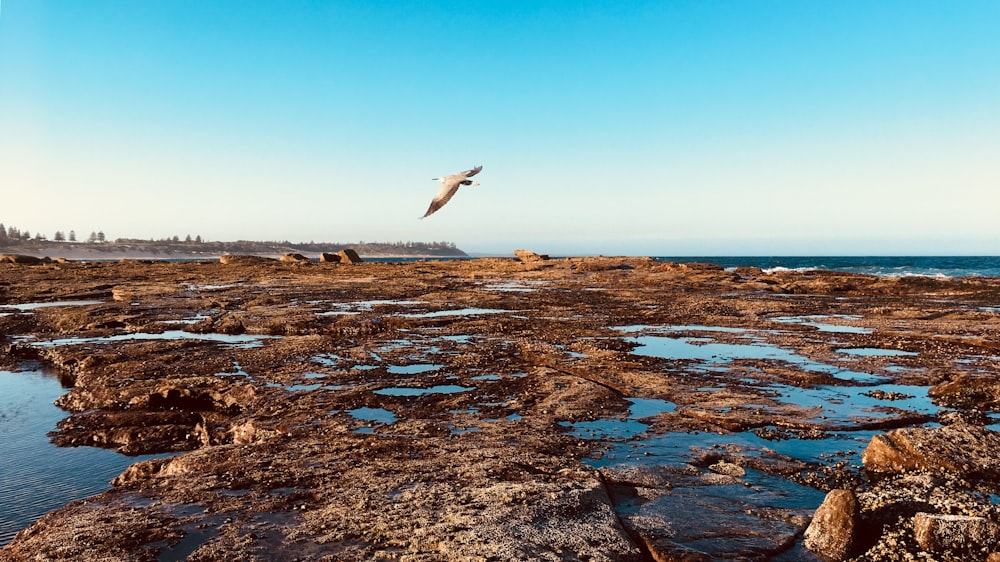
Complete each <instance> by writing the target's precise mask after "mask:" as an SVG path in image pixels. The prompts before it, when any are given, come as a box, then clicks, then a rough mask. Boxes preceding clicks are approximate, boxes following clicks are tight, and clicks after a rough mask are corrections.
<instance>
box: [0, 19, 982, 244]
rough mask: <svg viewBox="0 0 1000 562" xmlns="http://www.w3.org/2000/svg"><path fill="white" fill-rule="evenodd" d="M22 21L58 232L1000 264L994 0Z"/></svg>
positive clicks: (23, 136) (17, 47)
mask: <svg viewBox="0 0 1000 562" xmlns="http://www.w3.org/2000/svg"><path fill="white" fill-rule="evenodd" d="M0 1H2V4H0V222H5V223H6V224H7V225H8V226H9V225H15V226H18V227H19V228H21V229H28V230H31V231H32V232H42V233H44V234H46V235H48V236H49V237H50V238H51V237H52V236H53V234H54V232H55V231H57V230H61V231H63V232H68V231H69V230H75V231H76V232H77V233H78V236H80V235H81V234H82V235H86V234H87V233H89V232H91V231H95V230H102V231H103V232H105V234H106V236H107V237H108V238H110V239H114V238H117V237H136V238H162V237H168V236H173V235H175V234H176V235H179V236H181V237H184V236H185V235H188V234H190V235H192V236H193V235H201V236H202V237H203V238H205V239H207V240H235V239H260V240H290V241H292V242H298V241H311V240H312V241H317V242H319V241H343V242H351V241H359V240H366V241H397V240H413V241H438V240H447V241H452V242H455V243H456V244H458V246H459V247H460V248H462V249H464V250H466V251H470V252H484V253H509V252H510V251H512V250H514V249H515V248H522V247H523V248H528V249H532V250H535V251H539V252H544V253H551V254H557V255H565V254H597V253H603V254H642V255H758V254H764V255H778V254H939V253H944V254H977V253H978V254H1000V33H998V31H997V30H998V26H1000V2H997V1H996V0H987V1H976V0H962V1H958V2H956V1H951V0H941V1H935V2H925V1H919V0H907V1H898V2H897V1H861V0H857V1H853V0H847V1H840V0H838V1H833V0H830V1H810V0H788V1H779V0H771V1H755V0H739V1H737V0H733V1H728V2H722V1H711V0H691V1H667V0H659V1H654V2H641V1H638V2H636V1H629V2H624V1H618V2H612V1H603V2H602V1H594V2H569V1H551V2H527V1H525V2H521V1H495V2H494V1H475V0H471V1H470V0H463V1H455V2H442V1H438V2H434V1H428V2H371V1H356V2H350V1H305V0H299V1H294V0H288V1H273V2H259V1H251V0H230V1H212V0H162V1H161V0H132V1H129V0H86V1H76V0H0ZM478 164H482V165H483V166H484V168H483V172H482V173H481V174H480V175H479V176H478V177H477V179H479V181H480V182H481V183H482V186H480V187H474V188H463V189H462V190H460V191H459V193H458V194H457V195H456V196H455V198H454V199H452V201H451V202H450V203H449V204H448V205H447V206H445V207H444V208H443V209H442V210H441V211H439V212H438V213H437V214H435V215H433V216H432V217H429V218H428V219H426V220H422V221H421V220H417V217H419V216H420V215H422V214H423V212H424V211H425V210H426V208H427V205H428V203H429V202H430V199H431V197H432V196H433V195H434V193H435V192H436V190H437V188H438V185H439V184H438V183H437V182H433V181H431V178H433V177H435V176H439V175H446V174H449V173H453V172H456V171H459V170H464V169H467V168H470V167H472V166H475V165H478Z"/></svg>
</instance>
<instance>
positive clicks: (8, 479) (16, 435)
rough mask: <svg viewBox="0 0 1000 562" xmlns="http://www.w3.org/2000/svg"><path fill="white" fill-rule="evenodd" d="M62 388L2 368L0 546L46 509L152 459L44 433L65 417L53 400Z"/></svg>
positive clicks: (37, 375)
mask: <svg viewBox="0 0 1000 562" xmlns="http://www.w3.org/2000/svg"><path fill="white" fill-rule="evenodd" d="M64 392H66V389H64V388H62V386H61V385H60V384H59V380H58V379H57V378H56V377H55V376H53V375H50V374H47V373H44V372H41V371H22V372H16V373H14V372H9V371H0V450H2V451H3V453H2V454H0V546H3V545H5V544H7V543H8V542H10V540H11V539H12V538H13V537H14V535H15V534H16V533H17V532H18V531H19V530H21V529H23V528H24V527H26V526H28V525H30V524H31V523H32V522H33V521H35V520H36V519H38V518H39V517H41V516H42V515H44V514H45V513H47V512H48V511H51V510H53V509H56V508H58V507H62V506H63V505H65V504H67V503H69V502H71V501H73V500H77V499H80V498H85V497H87V496H92V495H94V494H98V493H100V492H103V491H104V490H106V489H108V488H109V487H110V486H109V484H108V482H109V481H110V480H111V479H112V478H114V477H115V476H117V475H118V474H120V473H121V472H122V470H124V469H125V468H126V467H127V466H128V465H130V464H132V463H134V462H136V461H138V460H140V459H143V458H150V457H125V456H123V455H120V454H118V453H115V452H113V451H109V450H106V449H96V448H92V447H77V448H62V447H56V446H55V445H53V444H51V443H50V442H49V439H48V437H47V436H46V433H48V432H49V431H52V430H53V429H55V426H56V422H58V421H59V420H60V419H62V418H64V417H66V415H67V414H66V412H64V411H62V410H60V409H59V408H56V407H55V405H54V404H53V401H54V400H55V399H56V398H57V397H59V395H60V394H63V393H64Z"/></svg>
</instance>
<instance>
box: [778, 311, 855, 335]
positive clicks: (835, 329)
mask: <svg viewBox="0 0 1000 562" xmlns="http://www.w3.org/2000/svg"><path fill="white" fill-rule="evenodd" d="M829 319H837V320H846V321H850V320H860V319H861V316H857V315H852V314H836V315H833V314H811V315H807V316H778V317H775V318H771V320H773V321H775V322H781V323H783V324H803V325H806V326H812V327H814V328H816V329H817V330H819V331H820V332H832V333H843V334H870V333H872V332H873V331H874V330H872V329H871V328H864V327H861V326H850V325H845V324H830V323H827V322H823V320H829Z"/></svg>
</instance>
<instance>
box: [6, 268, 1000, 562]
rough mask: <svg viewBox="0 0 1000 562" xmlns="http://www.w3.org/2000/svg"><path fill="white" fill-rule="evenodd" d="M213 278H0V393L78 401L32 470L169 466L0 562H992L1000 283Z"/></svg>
mask: <svg viewBox="0 0 1000 562" xmlns="http://www.w3.org/2000/svg"><path fill="white" fill-rule="evenodd" d="M221 261H222V260H220V262H221ZM220 262H209V261H202V262H137V261H128V262H122V263H110V262H99V263H86V262H79V263H65V264H58V265H44V266H31V265H28V264H24V265H22V264H11V263H7V264H3V267H0V351H2V352H0V370H3V371H4V374H5V375H14V376H17V373H18V371H22V370H41V369H42V368H44V369H46V370H48V371H51V372H54V373H55V374H56V375H57V376H58V377H59V379H60V380H61V381H62V382H63V383H64V384H65V385H66V389H65V392H64V394H63V395H62V396H60V397H59V398H58V400H57V404H58V405H59V406H60V407H61V408H63V409H64V410H65V411H66V414H65V419H64V420H62V421H61V422H59V423H58V424H57V425H56V426H55V428H54V431H52V433H51V435H50V438H51V439H52V441H53V442H55V443H58V444H60V445H66V446H71V447H94V446H96V447H104V448H109V449H113V450H117V451H121V452H123V453H125V454H129V455H136V454H146V453H156V454H158V455H159V456H157V457H155V458H143V459H134V460H135V461H136V462H135V463H134V464H133V465H132V466H131V467H129V468H127V469H125V470H124V471H123V472H122V473H121V474H120V475H119V476H118V477H117V478H115V479H114V481H113V485H112V486H111V487H110V488H109V489H107V490H105V491H104V492H102V493H100V494H97V495H95V496H93V497H90V498H87V499H85V500H81V501H69V500H67V505H66V506H65V507H63V508H60V509H56V510H54V511H52V512H50V513H48V514H44V515H43V514H41V513H38V514H37V515H36V516H37V517H38V520H37V521H36V522H35V523H33V524H31V525H30V526H28V527H27V528H25V529H24V530H22V531H21V532H20V534H18V536H17V537H15V538H14V539H13V540H12V541H11V542H10V543H9V544H7V545H5V546H2V548H0V560H3V561H4V562H8V561H10V562H22V561H28V560H39V559H45V560H122V559H131V560H157V559H159V560H183V559H191V560H199V561H201V562H216V561H219V562H221V561H223V560H263V559H272V560H274V559H278V560H281V559H289V560H294V559H300V560H324V559H325V560H349V561H353V560H358V561H360V560H377V559H396V560H409V561H411V562H429V561H439V560H480V559H486V560H496V561H515V560H516V561H521V560H529V561H535V560H538V561H541V560H605V561H609V562H610V561H619V560H626V561H629V560H635V561H639V560H767V559H774V558H776V559H787V560H811V559H814V557H815V556H817V555H813V554H812V553H810V552H808V551H807V550H806V547H810V548H816V549H817V550H821V551H824V552H827V555H828V556H844V554H843V553H844V552H848V554H847V555H846V556H854V557H855V558H856V559H857V560H866V561H879V562H883V561H884V562H902V561H903V560H908V559H918V560H919V559H928V558H929V559H937V560H959V559H961V560H972V561H974V562H982V560H986V559H987V556H988V555H989V554H990V552H991V551H995V550H996V549H997V543H996V542H995V538H994V533H995V526H996V525H997V524H1000V509H998V507H997V505H995V504H994V503H993V502H992V501H991V498H995V497H996V495H998V494H1000V484H998V482H1000V466H998V462H1000V461H997V460H996V459H994V458H991V457H994V456H996V453H995V451H996V450H997V447H998V446H1000V442H998V438H997V434H996V432H994V431H992V430H991V427H992V425H993V420H992V418H991V416H990V415H989V414H988V413H987V412H985V411H984V409H983V408H982V407H981V406H980V405H979V404H977V400H979V398H977V397H981V398H983V401H984V403H989V397H990V396H991V393H992V392H993V391H992V390H991V389H990V385H989V382H988V381H989V379H990V378H991V377H990V376H989V373H992V372H994V371H995V368H996V365H995V356H996V346H995V342H996V341H1000V315H997V314H996V313H995V310H997V309H998V307H1000V280H998V279H992V278H975V279H963V280H930V281H921V280H918V281H912V280H902V279H894V278H881V277H876V276H871V275H855V274H846V273H837V272H795V271H767V272H764V271H758V270H753V269H743V270H740V271H735V272H734V271H727V270H724V269H722V268H721V267H719V266H715V265H712V264H676V263H666V262H662V261H659V260H655V259H650V258H632V257H620V256H619V257H602V256H597V257H579V258H567V259H548V260H540V261H535V262H524V261H521V260H520V259H513V258H490V259H475V260H451V261H434V260H422V261H418V262H399V263H382V262H380V261H369V262H363V263H357V264H356V265H355V266H352V267H300V266H298V265H296V264H295V263H284V262H280V261H278V260H275V259H268V258H258V257H246V258H241V257H238V256H230V257H227V259H226V262H227V263H225V264H223V263H220ZM848 350H850V351H851V352H849V351H848ZM899 350H906V351H909V352H910V353H902V354H901V353H898V351H899ZM853 351H858V353H852V352H853ZM959 381H964V382H959ZM935 385H936V387H935V390H934V391H932V394H933V399H934V402H931V401H930V400H928V399H927V398H926V396H925V395H924V392H923V390H924V389H926V388H928V387H932V386H935ZM963 388H967V389H973V392H972V393H963ZM944 406H947V407H948V408H949V410H948V411H944V410H942V409H941V408H943V407H944ZM990 407H991V408H992V406H990ZM2 414H4V412H0V415H2ZM8 419H9V418H2V417H0V421H6V420H8ZM929 420H934V421H936V422H938V423H941V424H944V425H943V426H942V427H933V426H930V425H928V424H927V422H928V421H929ZM873 428H882V429H880V431H886V433H884V434H880V435H878V436H876V437H875V438H873V439H872V440H871V443H870V444H869V446H868V448H867V449H866V450H865V452H864V454H863V455H862V454H861V452H860V447H859V446H858V441H857V436H858V435H867V433H866V432H867V431H870V430H871V429H873ZM47 429H51V426H49V428H47ZM889 429H892V431H889ZM61 452H69V451H61ZM14 453H15V451H13V450H11V451H7V450H5V451H4V454H14ZM831 490H833V491H832V492H831ZM852 496H853V498H854V499H855V503H856V505H855V506H854V507H852V506H851V505H850V503H851V502H850V498H851V497H852ZM824 498H826V499H825V500H824ZM22 503H24V504H28V503H30V502H22ZM817 508H819V509H818V510H817ZM814 512H815V513H814ZM921 513H922V514H926V515H920V516H919V517H918V514H921ZM959 516H960V517H959ZM810 519H811V520H812V523H811V524H810ZM852 525H853V531H851V528H852ZM807 528H808V529H809V530H808V531H807ZM977 541H979V542H980V543H981V547H980V548H979V549H978V550H977V549H970V548H969V547H968V545H970V544H973V543H975V542H977ZM817 545H820V546H817Z"/></svg>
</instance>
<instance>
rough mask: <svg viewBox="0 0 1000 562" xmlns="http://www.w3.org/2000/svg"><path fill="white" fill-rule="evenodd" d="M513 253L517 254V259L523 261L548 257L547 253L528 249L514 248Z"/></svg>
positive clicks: (540, 259) (542, 259) (541, 259)
mask: <svg viewBox="0 0 1000 562" xmlns="http://www.w3.org/2000/svg"><path fill="white" fill-rule="evenodd" d="M514 255H515V256H517V259H519V260H521V261H523V262H525V263H528V262H535V261H545V260H547V259H549V256H548V254H536V253H535V252H532V251H530V250H514Z"/></svg>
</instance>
